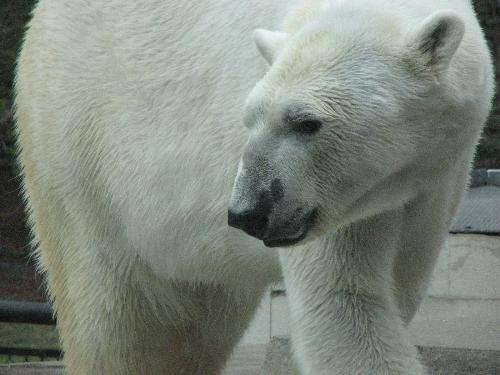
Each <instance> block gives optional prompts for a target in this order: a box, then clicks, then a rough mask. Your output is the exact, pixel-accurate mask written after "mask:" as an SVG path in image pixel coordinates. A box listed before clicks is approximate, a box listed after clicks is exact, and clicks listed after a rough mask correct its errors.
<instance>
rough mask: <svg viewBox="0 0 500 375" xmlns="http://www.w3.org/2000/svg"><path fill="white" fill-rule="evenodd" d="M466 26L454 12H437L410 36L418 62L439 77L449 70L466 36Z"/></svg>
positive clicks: (410, 42)
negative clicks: (452, 59)
mask: <svg viewBox="0 0 500 375" xmlns="http://www.w3.org/2000/svg"><path fill="white" fill-rule="evenodd" d="M464 30H465V25H464V22H463V21H462V19H461V18H460V17H459V16H458V15H457V14H456V13H455V12H453V11H448V10H442V11H437V12H435V13H433V14H431V15H430V16H428V17H427V18H426V19H424V21H423V22H422V23H421V24H420V25H419V26H418V27H417V28H416V30H413V32H411V33H410V34H409V35H408V45H409V47H410V48H411V50H412V51H413V52H414V53H415V54H416V58H417V60H418V61H419V62H420V63H421V64H423V65H424V66H426V67H427V68H429V69H431V70H432V71H434V73H435V74H436V75H437V76H438V77H439V76H440V75H441V74H442V73H443V72H444V71H445V70H446V69H447V68H448V65H449V63H450V61H451V58H452V57H453V55H454V54H455V52H456V51H457V48H458V46H459V45H460V43H461V42H462V38H463V36H464Z"/></svg>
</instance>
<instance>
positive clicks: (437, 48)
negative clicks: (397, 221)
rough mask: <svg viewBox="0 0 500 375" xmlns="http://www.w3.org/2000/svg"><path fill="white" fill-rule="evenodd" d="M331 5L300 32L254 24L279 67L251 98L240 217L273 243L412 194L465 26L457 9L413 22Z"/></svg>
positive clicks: (235, 198) (238, 194)
mask: <svg viewBox="0 0 500 375" xmlns="http://www.w3.org/2000/svg"><path fill="white" fill-rule="evenodd" d="M323 13H324V15H323V16H321V17H316V18H315V20H314V22H309V23H306V24H305V25H302V26H301V27H300V28H299V29H298V30H296V31H295V32H290V33H288V32H271V31H264V30H258V31H256V32H255V34H254V39H255V41H256V44H257V46H258V49H259V50H260V52H261V54H262V55H263V56H264V58H265V59H266V60H267V61H268V62H269V64H270V69H269V71H268V72H267V74H266V75H265V77H264V78H263V79H262V80H261V81H260V82H259V83H258V84H257V86H256V87H255V88H254V89H253V91H252V92H251V93H250V95H249V97H248V99H247V104H246V108H245V118H244V123H245V125H246V127H247V128H248V129H249V139H248V143H247V145H246V147H245V149H244V150H243V155H242V158H241V161H240V164H239V169H238V174H237V177H236V181H235V184H234V188H233V193H232V197H231V202H230V206H229V224H230V225H231V226H233V227H237V228H240V229H243V230H244V231H245V232H247V233H248V234H250V235H252V236H255V237H257V238H259V239H261V240H263V241H264V244H265V245H266V246H270V247H273V246H288V245H293V244H296V243H299V242H303V241H304V240H306V239H310V238H314V237H316V236H318V235H322V234H324V233H325V232H327V231H329V230H332V229H335V228H338V227H339V226H341V225H344V224H347V223H350V222H353V221H356V220H360V219H362V218H364V217H367V216H371V215H374V214H377V213H379V212H382V211H385V210H390V209H393V208H395V207H397V206H399V205H401V204H403V203H404V202H405V201H407V200H408V199H409V198H411V196H412V195H413V194H414V193H415V191H414V190H415V189H414V183H413V182H412V179H411V173H412V170H413V169H414V168H415V165H416V163H418V160H419V153H421V152H422V149H421V142H422V139H423V138H425V137H427V135H426V129H425V127H424V126H425V125H423V124H421V122H423V121H424V118H426V119H427V120H429V119H432V116H433V113H432V112H433V110H432V109H429V108H428V107H429V100H430V99H429V98H431V97H432V95H433V94H432V93H433V90H435V87H436V86H439V85H440V83H441V82H442V81H443V80H445V79H446V78H445V76H446V71H447V69H448V67H449V64H450V60H451V59H452V57H453V55H454V54H455V51H456V50H457V48H458V46H459V44H460V42H461V40H462V36H463V32H464V25H463V22H462V21H461V20H460V18H459V17H458V16H457V15H455V14H454V13H453V12H449V11H440V12H437V13H434V14H433V15H431V16H429V17H428V18H427V19H425V20H424V21H423V22H421V23H420V24H419V25H417V26H414V27H412V28H411V29H405V28H404V27H403V26H401V25H400V23H398V21H397V19H391V17H390V16H387V17H384V18H381V19H376V18H369V17H368V18H366V19H363V17H360V16H359V15H355V14H342V12H340V14H339V15H338V16H337V17H334V16H333V15H329V14H328V12H323ZM328 17H331V18H330V19H328ZM332 19H334V20H335V21H334V22H333V21H332ZM424 151H425V150H424Z"/></svg>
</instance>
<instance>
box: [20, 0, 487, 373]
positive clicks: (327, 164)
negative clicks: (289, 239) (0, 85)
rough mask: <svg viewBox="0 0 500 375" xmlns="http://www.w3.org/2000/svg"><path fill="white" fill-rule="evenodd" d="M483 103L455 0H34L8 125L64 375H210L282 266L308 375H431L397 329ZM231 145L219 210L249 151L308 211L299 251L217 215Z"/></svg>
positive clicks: (483, 76)
mask: <svg viewBox="0 0 500 375" xmlns="http://www.w3.org/2000/svg"><path fill="white" fill-rule="evenodd" d="M292 5H293V6H292ZM440 9H447V10H449V11H448V13H446V12H445V13H443V14H441V15H440V17H438V18H432V16H431V15H432V14H433V13H434V12H435V11H438V10H440ZM429 17H431V18H429ZM433 22H434V23H435V22H438V25H441V26H442V27H440V28H437V29H436V30H437V31H436V32H434V33H429V30H431V31H432V30H433V29H432V26H433V25H434V24H433ZM440 22H444V23H445V24H441V23H440ZM280 24H281V25H282V26H281V29H282V31H281V32H280V33H279V34H276V35H274V37H271V35H272V33H270V32H267V31H258V32H256V33H255V39H256V43H257V44H258V47H259V50H260V51H261V52H262V53H263V55H264V57H265V58H266V59H267V60H268V61H269V62H270V63H271V67H270V68H269V71H268V72H267V74H266V70H267V69H268V68H267V67H266V63H265V61H264V59H262V58H261V57H260V56H259V55H258V49H257V48H255V46H253V45H252V44H253V42H252V31H253V30H254V29H257V28H268V29H272V30H274V29H276V28H278V27H279V25H280ZM428 37H430V38H431V39H430V40H431V41H434V42H435V43H434V42H433V43H423V42H422V41H424V42H425V40H426V38H428ZM448 41H450V43H448ZM453 43H455V44H453ZM434 52H436V53H434ZM437 52H439V53H437ZM264 75H265V76H264ZM263 76H264V78H263V80H262V81H261V82H260V83H258V84H257V86H256V87H255V88H254V90H253V91H252V93H251V94H250V96H249V97H248V99H247V100H246V97H247V95H248V93H249V92H250V91H251V90H252V87H254V86H255V85H256V83H257V81H258V80H259V79H261V78H262V77H263ZM492 93H493V85H492V72H491V62H490V57H489V54H488V51H487V48H486V44H485V42H484V39H483V36H482V33H481V30H480V28H479V26H478V24H477V21H476V19H475V16H474V14H473V11H472V8H471V4H470V3H469V1H466V0H439V1H430V0H423V1H419V2H415V1H406V0H394V1H390V0H376V1H370V2H368V1H367V0H352V1H341V0H337V1H335V0H306V1H305V2H304V3H299V4H289V2H288V1H286V0H282V1H272V2H270V1H264V0H255V1H251V2H246V1H244V2H237V1H229V0H214V1H211V2H189V1H172V0H149V1H142V0H139V1H137V0H134V1H132V0H106V1H104V0H94V1H86V0H73V1H64V0H41V1H40V2H39V4H38V5H37V7H36V9H35V11H34V17H33V20H32V21H31V23H30V26H29V29H28V31H27V34H26V39H25V42H24V46H23V49H22V52H21V55H20V58H19V63H18V69H17V81H16V95H17V96H16V115H17V124H18V130H19V146H20V150H21V152H20V163H21V166H22V168H23V174H24V183H25V192H26V197H27V201H28V206H29V209H30V219H31V223H32V227H33V233H34V239H35V242H36V243H37V244H38V248H37V254H38V255H39V261H40V266H41V268H42V269H43V270H45V271H46V272H47V278H48V290H49V293H50V296H51V297H52V298H53V300H54V306H55V308H56V311H57V318H58V328H59V331H60V334H61V338H62V343H63V347H64V350H65V362H66V366H67V371H68V374H69V375H95V374H103V375H123V374H130V375H136V374H137V375H138V374H144V371H146V370H145V369H147V373H148V374H151V375H160V374H163V375H165V374H172V375H174V374H175V375H179V374H189V375H192V374H197V375H202V374H203V375H206V374H210V375H212V374H218V373H219V372H220V370H221V368H222V367H223V366H224V363H225V361H226V360H227V358H228V356H229V355H230V353H231V350H232V348H233V347H234V345H235V343H236V342H237V341H238V339H239V337H240V336H241V335H242V333H243V332H244V329H245V328H246V326H247V324H248V321H249V319H250V318H251V316H252V314H253V311H254V309H255V307H256V306H257V305H258V302H259V299H260V297H261V295H262V293H263V291H264V290H265V288H266V286H267V285H269V284H270V283H271V282H273V281H277V280H279V279H280V278H281V277H282V270H283V273H284V278H285V282H286V286H287V288H288V291H289V297H290V306H291V313H292V319H293V322H294V324H293V329H292V331H293V332H292V334H293V343H294V347H295V353H296V356H297V359H298V361H299V364H300V367H301V369H302V373H303V374H304V375H323V374H325V375H326V374H333V373H335V374H408V375H410V374H411V375H416V374H424V373H425V372H424V369H423V368H422V366H421V365H420V363H419V362H418V359H417V356H416V351H415V349H414V347H413V346H412V344H411V337H408V334H407V333H406V329H405V325H406V323H408V322H409V321H410V320H411V318H412V316H413V314H414V313H415V311H416V309H417V308H418V304H419V302H420V299H421V298H422V295H423V293H424V292H425V289H426V285H427V282H428V278H429V275H430V273H431V271H432V268H433V264H434V260H435V259H436V257H437V254H438V250H439V247H440V246H441V243H442V241H443V238H444V236H445V234H446V231H447V227H448V225H449V223H450V220H451V219H452V216H453V214H454V212H455V209H456V207H457V205H458V203H459V201H460V199H461V197H462V194H463V191H464V188H465V186H466V183H467V176H468V171H469V168H470V162H471V159H472V156H473V152H474V147H475V144H476V143H477V140H478V138H479V134H480V129H481V126H482V124H483V123H484V121H485V118H486V116H487V113H488V111H489V109H490V100H491V97H492ZM318 94H319V96H320V97H321V98H319V97H318ZM292 99H293V101H292ZM245 100H246V107H245ZM293 103H296V105H297V106H298V107H300V106H302V105H309V106H310V107H314V108H315V110H316V111H317V113H316V114H317V115H319V114H323V115H324V116H325V118H326V119H325V120H324V121H325V123H324V125H323V127H322V129H321V130H320V132H319V133H318V134H317V135H313V137H310V138H308V140H307V146H304V145H305V143H304V142H305V141H304V139H303V138H301V137H300V136H298V137H295V136H288V137H287V138H286V140H284V138H283V137H284V136H283V134H289V130H286V129H285V125H284V124H283V122H282V121H280V120H277V119H279V118H280V117H279V116H274V115H273V114H276V113H281V112H280V111H281V110H282V109H283V108H284V106H285V104H286V105H288V107H287V108H289V106H290V104H291V105H292V106H293ZM244 107H245V110H244ZM327 108H329V109H332V108H335V111H333V112H332V111H331V110H326V109H327ZM328 116H329V117H328ZM271 118H272V120H271ZM242 120H244V122H245V124H246V125H247V126H248V127H249V128H250V129H251V131H250V132H248V131H247V130H245V129H244V127H243V126H242V125H241V123H242ZM280 129H281V130H280ZM283 129H285V130H283ZM287 132H288V133H287ZM249 134H250V138H248V136H249ZM277 134H281V135H280V136H278V135H277ZM280 137H282V138H280ZM247 139H248V143H247V145H246V146H245V144H246V142H247ZM290 139H293V142H291V141H290ZM242 150H244V151H243V158H242V161H241V162H240V169H239V173H238V178H237V180H236V184H235V189H234V191H233V193H232V200H231V202H232V203H234V202H235V201H238V202H239V201H241V200H244V199H245V197H244V195H245V194H246V193H245V192H246V191H247V190H248V189H247V188H246V187H245V186H246V185H245V184H246V183H247V182H248V181H250V180H253V181H252V186H259V184H265V182H266V181H269V180H270V179H272V178H273V176H271V175H270V173H271V172H269V173H267V172H266V170H259V171H258V173H257V172H255V168H252V166H251V165H250V164H251V160H254V159H255V158H260V159H262V158H264V159H266V160H267V163H268V164H269V165H270V166H271V167H272V168H270V169H269V170H270V171H272V173H276V174H279V176H280V178H282V180H283V181H284V182H283V184H284V185H283V189H284V195H285V197H286V198H285V201H288V202H292V201H293V202H299V201H300V202H303V203H304V207H316V208H317V209H318V218H317V221H316V223H315V225H314V227H313V228H311V232H310V234H308V237H307V238H306V239H305V240H304V241H303V242H301V243H299V244H297V246H296V247H294V248H283V249H280V250H279V251H276V250H270V249H267V248H265V247H264V245H263V244H262V243H261V241H259V240H257V239H255V238H252V237H249V236H246V235H245V234H244V233H243V232H240V231H238V230H236V229H232V228H229V227H228V226H227V207H228V202H229V199H230V196H231V191H232V186H233V182H234V179H235V177H236V175H237V167H238V162H239V160H240V158H241V156H242ZM249 154H252V155H253V156H255V157H254V158H253V159H252V158H250V157H248V155H249ZM252 170H254V172H252ZM242 176H245V178H243V177H242ZM256 184H257V185H256ZM285 213H286V212H285V211H284V209H283V210H282V211H280V210H279V209H277V210H276V212H274V213H273V214H274V215H275V216H276V218H281V220H284V219H283V217H285V216H286V215H285ZM276 220H278V219H276Z"/></svg>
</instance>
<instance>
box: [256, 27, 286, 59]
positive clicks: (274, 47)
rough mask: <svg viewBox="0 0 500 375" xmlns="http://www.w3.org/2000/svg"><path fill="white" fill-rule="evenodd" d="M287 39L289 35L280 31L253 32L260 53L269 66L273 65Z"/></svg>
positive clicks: (258, 30) (260, 30)
mask: <svg viewBox="0 0 500 375" xmlns="http://www.w3.org/2000/svg"><path fill="white" fill-rule="evenodd" d="M287 39H288V34H287V33H283V32H280V31H269V30H264V29H256V30H254V32H253V40H254V41H255V44H256V45H257V48H258V49H259V52H260V53H261V55H262V56H263V57H264V59H266V61H267V62H268V64H269V65H271V64H272V63H273V61H274V60H275V58H276V56H278V54H279V52H280V51H281V49H282V48H283V46H284V45H285V42H286V40H287Z"/></svg>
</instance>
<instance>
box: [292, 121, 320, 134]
mask: <svg viewBox="0 0 500 375" xmlns="http://www.w3.org/2000/svg"><path fill="white" fill-rule="evenodd" d="M321 125H322V123H321V121H319V120H302V121H297V122H293V123H292V124H291V127H292V130H293V131H295V132H297V133H301V134H308V135H309V134H314V133H316V132H317V131H318V130H319V129H320V128H321Z"/></svg>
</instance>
